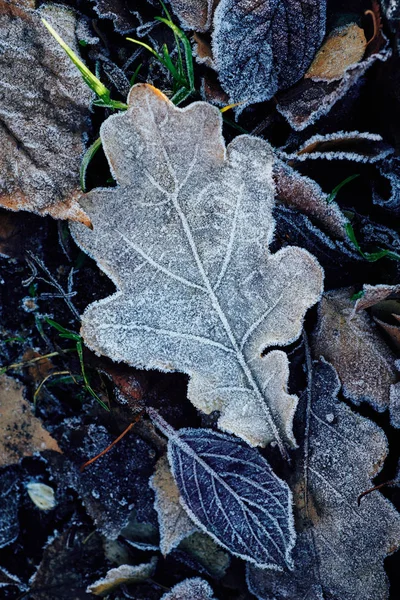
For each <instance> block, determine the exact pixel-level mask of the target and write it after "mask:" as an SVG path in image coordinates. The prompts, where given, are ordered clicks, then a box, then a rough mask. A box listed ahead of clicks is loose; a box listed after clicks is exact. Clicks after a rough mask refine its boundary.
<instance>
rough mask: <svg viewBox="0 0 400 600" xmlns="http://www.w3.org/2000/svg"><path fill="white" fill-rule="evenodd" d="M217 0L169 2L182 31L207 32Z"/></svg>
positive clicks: (179, 0)
mask: <svg viewBox="0 0 400 600" xmlns="http://www.w3.org/2000/svg"><path fill="white" fill-rule="evenodd" d="M218 2H219V0H170V4H171V7H172V10H173V11H174V13H175V14H176V15H177V16H178V18H179V20H180V22H181V24H182V27H184V29H194V30H195V31H207V30H208V29H209V28H210V25H211V20H212V17H213V14H214V9H215V7H216V5H217V4H218Z"/></svg>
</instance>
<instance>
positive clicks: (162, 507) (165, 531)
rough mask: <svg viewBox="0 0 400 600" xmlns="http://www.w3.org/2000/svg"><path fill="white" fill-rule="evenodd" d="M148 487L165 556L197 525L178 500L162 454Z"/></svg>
mask: <svg viewBox="0 0 400 600" xmlns="http://www.w3.org/2000/svg"><path fill="white" fill-rule="evenodd" d="M150 487H151V489H152V490H153V491H154V494H155V502H154V508H155V509H156V511H157V514H158V522H159V524H160V550H161V553H162V554H163V555H164V556H166V555H167V554H169V553H170V552H171V550H173V549H174V548H176V547H177V546H178V544H179V543H180V542H181V541H182V540H183V539H184V538H185V537H187V536H189V535H191V534H192V533H193V532H194V531H199V529H198V527H196V525H195V524H194V523H193V521H192V520H191V519H189V517H188V515H187V513H186V511H185V510H184V509H183V508H182V505H181V504H180V502H179V490H178V487H177V485H176V483H175V480H174V478H173V476H172V473H171V469H170V467H169V464H168V459H167V457H166V456H163V457H161V458H160V459H159V461H158V462H157V465H156V468H155V471H154V475H153V476H152V477H151V479H150Z"/></svg>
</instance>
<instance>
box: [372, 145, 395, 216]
mask: <svg viewBox="0 0 400 600" xmlns="http://www.w3.org/2000/svg"><path fill="white" fill-rule="evenodd" d="M379 171H380V174H381V175H382V177H384V178H385V179H386V181H387V183H388V185H389V194H388V196H387V197H385V198H383V197H382V195H381V193H380V192H379V191H378V189H377V187H376V186H373V195H372V200H373V202H374V204H378V206H382V207H383V208H385V209H386V210H388V211H390V212H392V213H394V214H395V215H396V216H397V215H399V214H400V157H399V156H392V157H389V158H387V159H386V160H383V161H382V163H381V164H380V165H379Z"/></svg>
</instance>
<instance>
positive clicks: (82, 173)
mask: <svg viewBox="0 0 400 600" xmlns="http://www.w3.org/2000/svg"><path fill="white" fill-rule="evenodd" d="M100 147H101V138H100V137H98V138H97V140H95V141H94V142H93V144H92V145H91V146H89V148H88V149H87V150H86V152H85V154H84V156H83V159H82V162H81V167H80V169H79V182H80V184H81V188H82V192H86V171H87V169H88V166H89V164H90V162H91V160H92V158H93V156H94V155H95V154H96V152H97V151H98V150H99V148H100Z"/></svg>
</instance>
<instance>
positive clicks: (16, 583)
mask: <svg viewBox="0 0 400 600" xmlns="http://www.w3.org/2000/svg"><path fill="white" fill-rule="evenodd" d="M10 586H12V587H17V588H18V589H19V591H20V592H25V591H26V590H27V586H26V585H25V584H24V583H23V582H22V581H21V580H20V579H19V578H18V577H16V576H15V575H12V573H9V572H8V571H7V570H6V569H4V568H3V567H0V588H8V587H10Z"/></svg>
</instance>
